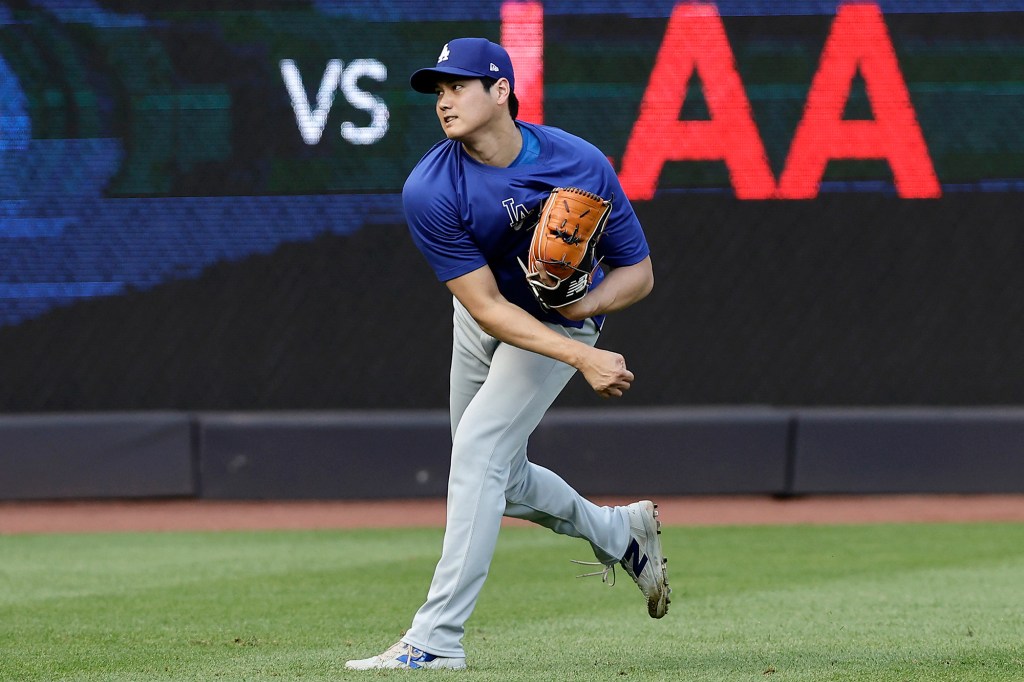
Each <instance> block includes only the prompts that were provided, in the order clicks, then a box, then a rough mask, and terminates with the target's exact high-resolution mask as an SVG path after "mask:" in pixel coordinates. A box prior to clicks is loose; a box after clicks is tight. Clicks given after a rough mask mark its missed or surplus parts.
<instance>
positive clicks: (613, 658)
mask: <svg viewBox="0 0 1024 682" xmlns="http://www.w3.org/2000/svg"><path fill="white" fill-rule="evenodd" d="M664 540H665V550H666V554H667V555H668V556H669V557H670V562H669V567H670V577H671V580H672V586H673V588H674V593H673V596H674V599H673V604H672V609H671V610H670V612H669V614H668V616H667V617H666V618H664V619H662V620H660V621H654V620H651V619H650V618H648V617H647V614H646V608H645V604H644V601H643V599H642V597H641V595H640V592H639V591H638V590H637V589H636V587H635V586H634V585H633V583H632V581H631V580H630V579H629V578H628V577H627V576H626V575H625V573H624V572H622V571H619V574H618V577H619V582H618V585H616V586H615V587H614V588H608V587H607V586H605V585H603V584H602V583H601V582H600V580H598V579H594V578H591V579H586V580H575V579H574V578H573V576H574V575H575V574H576V573H577V572H578V571H577V568H578V567H576V566H574V565H572V564H570V563H569V560H570V559H574V558H577V559H589V558H591V557H590V556H588V546H587V545H586V544H585V543H583V542H582V541H579V540H571V539H567V538H564V537H559V536H556V535H554V534H553V533H550V532H549V531H546V530H542V529H539V528H536V529H535V528H523V527H513V528H505V529H503V531H502V536H501V540H500V543H499V547H498V553H497V555H496V558H495V562H494V565H493V568H492V571H491V575H490V578H489V580H488V582H487V585H486V586H485V588H484V592H483V594H482V596H481V599H480V601H479V604H478V606H477V610H476V612H475V613H474V615H473V617H472V618H471V619H470V621H469V624H468V633H467V636H466V640H465V644H466V647H467V652H468V656H469V665H470V670H467V671H464V672H452V671H425V672H420V673H412V672H409V671H388V672H369V673H365V672H364V673H358V672H349V671H346V670H345V669H344V662H345V660H346V659H348V658H354V657H359V658H361V657H365V656H369V655H371V654H374V653H377V652H378V651H379V650H382V649H383V648H385V647H387V646H389V645H390V644H392V643H393V642H394V641H395V640H396V639H397V638H398V637H399V635H400V633H401V631H402V629H403V628H405V627H407V626H408V623H409V620H410V618H411V616H412V613H413V611H414V610H415V609H416V607H417V606H419V604H420V603H421V601H422V599H423V597H424V595H425V592H426V588H427V584H428V581H429V578H430V574H431V571H432V569H433V565H434V563H435V562H436V560H437V554H438V551H439V548H440V541H441V531H440V530H422V529H421V530H389V531H379V530H373V531H370V530H365V531H354V532H353V531H288V532H218V533H213V532H207V533H149V534H128V533H126V534H98V535H14V536H2V537H0V680H4V681H6V680H17V681H18V682H31V681H36V680H46V681H47V682H50V681H56V680H174V681H177V680H218V681H220V680H349V679H379V678H381V677H387V678H396V677H401V676H403V675H416V674H419V675H427V676H430V677H434V678H446V679H447V678H451V677H458V678H459V679H467V680H503V681H504V680H545V681H548V680H624V679H632V680H713V681H732V680H766V679H770V680H773V681H777V680H787V681H788V680H801V681H807V682H811V681H813V682H822V681H825V680H870V681H871V682H886V681H890V680H891V681H894V682H895V681H899V682H905V681H917V680H964V681H965V682H967V681H970V682H983V681H987V680H1007V681H1009V680H1015V681H1016V680H1024V524H977V525H954V524H943V525H928V524H920V525H874V526H788V527H787V526H780V527H716V528H683V527H669V528H666V529H665V533H664Z"/></svg>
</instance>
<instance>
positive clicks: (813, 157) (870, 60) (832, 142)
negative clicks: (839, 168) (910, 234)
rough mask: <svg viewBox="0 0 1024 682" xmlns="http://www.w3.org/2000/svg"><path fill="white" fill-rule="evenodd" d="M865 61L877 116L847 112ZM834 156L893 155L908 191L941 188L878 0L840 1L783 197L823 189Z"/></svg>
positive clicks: (921, 193) (918, 194) (918, 193)
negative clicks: (855, 117) (850, 116)
mask: <svg viewBox="0 0 1024 682" xmlns="http://www.w3.org/2000/svg"><path fill="white" fill-rule="evenodd" d="M858 68H859V69H860V73H861V76H862V77H863V78H864V83H865V85H866V88H867V96H868V100H869V101H870V103H871V110H872V112H873V114H874V117H875V118H874V120H870V121H848V120H843V118H842V117H843V109H844V108H845V106H846V101H847V100H848V99H849V96H850V89H851V87H852V85H853V77H854V75H855V74H856V72H857V69H858ZM830 159H886V160H887V161H888V162H889V165H890V167H891V168H892V174H893V178H894V180H895V183H896V190H897V192H898V193H899V195H900V196H901V197H904V198H913V199H927V198H935V197H939V196H941V194H942V190H941V189H940V187H939V181H938V178H937V177H936V175H935V169H934V168H933V167H932V162H931V159H930V158H929V156H928V148H927V146H926V145H925V142H924V137H923V136H922V135H921V129H920V128H919V127H918V124H917V118H916V116H915V114H914V107H913V105H912V104H911V102H910V93H909V92H908V91H907V86H906V83H904V81H903V74H902V73H901V72H900V67H899V64H898V63H897V61H896V51H895V50H894V49H893V46H892V41H891V40H890V39H889V32H888V30H887V29H886V26H885V21H884V20H883V18H882V12H881V10H880V9H879V8H878V6H877V5H875V4H873V3H849V4H845V5H841V6H840V7H839V11H838V13H837V14H836V18H835V21H834V22H833V23H832V31H831V33H830V34H829V36H828V39H827V40H826V42H825V49H824V52H823V53H822V56H821V63H820V64H819V66H818V72H817V73H816V74H815V76H814V80H813V82H812V83H811V91H810V93H809V94H808V96H807V104H806V105H805V107H804V115H803V118H802V119H801V121H800V125H799V126H798V127H797V130H796V136H795V137H794V138H793V145H792V147H791V148H790V152H789V158H788V160H787V161H786V168H785V170H784V171H783V173H782V177H781V178H780V180H779V196H780V197H781V198H785V199H810V198H813V197H815V196H817V194H818V187H819V185H820V184H821V178H822V176H823V175H824V174H825V166H826V165H827V163H828V161H829V160H830Z"/></svg>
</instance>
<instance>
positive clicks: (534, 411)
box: [402, 299, 629, 657]
mask: <svg viewBox="0 0 1024 682" xmlns="http://www.w3.org/2000/svg"><path fill="white" fill-rule="evenodd" d="M453 300H454V304H455V315H454V341H453V344H452V368H451V422H452V459H451V474H450V475H449V478H448V506H447V514H448V519H447V523H446V525H445V533H444V544H443V547H442V550H441V559H440V561H438V564H437V567H436V568H435V569H434V578H433V580H432V581H431V583H430V590H429V592H428V594H427V600H426V602H425V603H424V604H423V606H422V607H420V609H419V611H417V612H416V615H415V617H414V618H413V622H412V627H410V628H409V630H408V632H407V633H406V634H405V636H404V637H402V641H404V642H406V643H407V644H411V645H413V646H414V647H416V648H418V649H422V650H424V651H427V652H430V653H432V654H435V655H438V656H447V657H463V656H465V653H464V650H463V648H462V636H463V634H464V632H465V628H464V625H465V622H466V620H467V619H468V618H469V616H470V614H471V613H472V612H473V607H474V606H475V605H476V601H477V597H478V596H479V594H480V590H481V589H482V588H483V584H484V580H485V579H486V578H487V572H488V570H489V568H490V564H491V558H492V556H493V555H494V550H495V547H496V545H497V542H498V531H499V529H500V527H501V518H502V516H510V517H515V518H520V519H527V520H529V521H532V522H534V523H537V524H540V525H542V526H545V527H547V528H550V529H551V530H553V531H555V532H556V533H561V534H563V535H568V536H571V537H575V538H584V539H586V540H588V541H589V542H590V544H591V546H592V547H593V550H594V554H595V555H596V556H597V558H598V560H599V561H603V562H606V563H608V562H613V561H617V560H618V559H619V558H621V555H622V552H623V551H624V550H625V547H626V544H627V543H628V542H629V521H628V517H627V515H626V513H625V510H624V508H623V507H599V506H597V505H595V504H594V503H592V502H590V501H588V500H586V499H585V498H583V497H581V496H580V494H579V493H577V492H576V491H575V490H574V489H573V488H572V487H571V486H570V485H569V484H568V483H566V482H565V481H563V480H562V479H561V478H560V477H559V476H558V475H557V474H555V473H553V472H551V471H549V470H548V469H545V468H544V467H541V466H538V465H536V464H533V463H531V462H530V461H529V460H528V459H527V458H526V444H527V439H528V438H529V437H530V434H531V433H532V432H533V430H534V429H535V428H536V427H537V425H538V424H539V423H540V420H541V418H542V417H543V416H544V413H545V412H546V411H547V409H548V408H549V407H550V406H551V403H553V402H554V400H555V398H556V397H558V394H559V393H561V391H562V389H563V388H564V387H565V384H566V383H567V382H568V381H569V379H570V378H571V377H572V375H573V374H574V373H575V371H576V370H575V368H573V367H571V366H569V365H567V364H565V363H563V362H559V361H557V360H552V359H551V358H548V357H545V356H543V355H539V354H537V353H533V352H530V351H525V350H522V349H520V348H516V347H515V346H511V345H509V344H505V343H501V342H499V341H498V340H497V339H495V338H494V337H492V336H490V335H488V334H486V333H485V332H483V331H482V330H481V329H480V327H479V325H477V323H476V321H475V320H474V319H473V317H472V316H471V315H470V314H469V312H468V311H467V310H466V309H465V307H463V306H462V304H461V303H459V301H458V300H457V299H453ZM548 326H550V327H551V328H552V329H554V330H556V331H558V332H559V333H562V334H567V335H570V336H572V337H573V338H576V339H578V340H579V341H582V342H584V343H587V344H589V345H591V346H592V345H594V344H595V343H596V342H597V337H598V330H597V328H596V325H594V323H593V321H590V320H588V321H587V323H586V325H585V326H584V327H583V328H582V329H574V328H567V327H562V326H560V325H554V324H552V325H548Z"/></svg>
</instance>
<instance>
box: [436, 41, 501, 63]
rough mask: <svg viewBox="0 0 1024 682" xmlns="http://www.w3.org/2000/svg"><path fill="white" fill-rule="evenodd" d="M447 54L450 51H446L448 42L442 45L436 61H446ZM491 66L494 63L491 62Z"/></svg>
mask: <svg viewBox="0 0 1024 682" xmlns="http://www.w3.org/2000/svg"><path fill="white" fill-rule="evenodd" d="M449 54H451V53H450V52H448V43H445V44H444V47H443V48H441V56H440V57H438V58H437V63H438V64H440V63H441V62H446V61H448V55H449ZM491 66H494V65H493V64H492V65H491Z"/></svg>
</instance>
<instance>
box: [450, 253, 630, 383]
mask: <svg viewBox="0 0 1024 682" xmlns="http://www.w3.org/2000/svg"><path fill="white" fill-rule="evenodd" d="M446 285H447V286H448V289H449V291H451V292H452V294H453V295H454V296H455V298H457V299H458V300H459V302H460V303H462V305H464V306H465V307H466V310H468V311H469V314H470V315H472V316H473V319H474V320H476V322H477V324H479V325H480V328H481V329H483V330H484V331H485V332H487V333H488V334H490V335H491V336H493V337H494V338H496V339H498V340H499V341H502V342H504V343H508V344H511V345H513V346H516V347H518V348H522V349H524V350H528V351H532V352H534V353H539V354H541V355H546V356H547V357H549V358H554V359H555V360H560V361H562V362H564V363H566V364H568V365H572V366H573V367H575V368H576V369H577V370H579V372H580V373H581V374H582V375H583V377H584V378H585V379H586V380H587V383H589V384H590V386H591V388H593V389H594V391H595V392H596V393H597V394H598V395H600V396H601V397H603V398H611V397H619V396H621V395H622V393H623V391H626V390H627V389H629V386H630V383H631V382H632V381H633V373H632V372H630V371H629V370H628V369H626V360H625V358H623V357H622V356H621V355H619V354H618V353H613V352H611V351H606V350H603V349H600V348H592V347H591V346H588V345H587V344H585V343H581V342H579V341H576V340H575V339H573V338H571V337H569V336H568V335H563V334H559V333H558V332H557V331H555V330H553V329H551V328H550V327H548V326H547V325H545V324H544V323H542V322H540V321H539V320H538V319H536V318H535V317H533V315H530V314H529V313H527V312H526V311H525V310H523V309H522V308H520V307H519V306H517V305H515V304H513V303H511V302H509V300H508V299H506V298H505V297H504V296H502V295H501V292H500V291H499V290H498V284H497V282H496V281H495V279H494V275H493V274H492V273H491V269H490V268H489V267H488V266H486V265H485V266H483V267H480V268H477V269H476V270H473V271H472V272H469V273H466V274H465V275H462V276H460V277H456V278H454V279H450V280H448V281H447V282H446Z"/></svg>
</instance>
